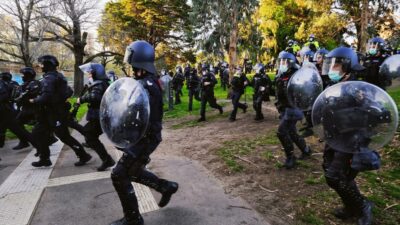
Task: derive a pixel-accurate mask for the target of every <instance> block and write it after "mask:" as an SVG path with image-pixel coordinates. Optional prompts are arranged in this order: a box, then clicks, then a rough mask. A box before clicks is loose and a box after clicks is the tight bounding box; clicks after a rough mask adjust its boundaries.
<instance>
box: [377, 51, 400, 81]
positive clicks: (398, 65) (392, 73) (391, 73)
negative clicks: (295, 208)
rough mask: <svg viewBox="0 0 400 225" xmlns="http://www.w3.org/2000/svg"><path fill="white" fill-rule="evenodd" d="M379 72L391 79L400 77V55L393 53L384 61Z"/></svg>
mask: <svg viewBox="0 0 400 225" xmlns="http://www.w3.org/2000/svg"><path fill="white" fill-rule="evenodd" d="M379 73H380V74H381V75H382V76H384V77H388V78H391V79H395V78H398V77H400V55H392V56H390V57H389V58H387V59H385V61H383V63H382V65H381V67H380V69H379Z"/></svg>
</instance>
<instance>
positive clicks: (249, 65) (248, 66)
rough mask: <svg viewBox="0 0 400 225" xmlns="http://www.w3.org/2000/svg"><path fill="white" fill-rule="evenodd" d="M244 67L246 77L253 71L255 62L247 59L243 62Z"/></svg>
mask: <svg viewBox="0 0 400 225" xmlns="http://www.w3.org/2000/svg"><path fill="white" fill-rule="evenodd" d="M243 67H244V74H245V75H246V74H249V73H251V70H252V69H253V62H252V61H251V60H250V59H247V58H245V59H244V62H243Z"/></svg>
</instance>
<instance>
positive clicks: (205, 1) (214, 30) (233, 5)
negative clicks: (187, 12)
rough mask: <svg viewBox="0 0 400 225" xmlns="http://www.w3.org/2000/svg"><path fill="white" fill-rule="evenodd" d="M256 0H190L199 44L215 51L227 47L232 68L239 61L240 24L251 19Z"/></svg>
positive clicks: (219, 52)
mask: <svg viewBox="0 0 400 225" xmlns="http://www.w3.org/2000/svg"><path fill="white" fill-rule="evenodd" d="M257 4H258V1H257V0H247V1H246V0H214V1H211V0H192V15H191V16H192V19H191V21H192V22H193V23H194V27H195V29H196V31H195V33H194V35H195V37H196V38H195V40H196V42H197V44H198V46H199V47H200V48H201V49H203V50H206V51H207V52H209V53H214V54H215V53H216V54H220V55H223V52H224V51H227V52H228V56H229V66H230V67H231V71H233V68H234V67H235V66H236V65H237V64H238V62H237V50H238V49H237V47H238V42H239V39H240V36H239V24H241V23H244V22H245V21H248V20H250V19H251V15H252V14H253V12H254V9H255V8H256V6H257ZM232 75H233V74H231V76H232Z"/></svg>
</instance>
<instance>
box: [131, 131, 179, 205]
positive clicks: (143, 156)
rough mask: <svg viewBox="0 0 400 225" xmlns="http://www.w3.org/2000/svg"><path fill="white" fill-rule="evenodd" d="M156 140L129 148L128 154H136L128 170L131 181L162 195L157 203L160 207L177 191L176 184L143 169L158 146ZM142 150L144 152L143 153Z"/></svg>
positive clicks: (144, 141)
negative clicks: (135, 158)
mask: <svg viewBox="0 0 400 225" xmlns="http://www.w3.org/2000/svg"><path fill="white" fill-rule="evenodd" d="M159 143H160V142H159V141H157V138H148V139H143V140H142V141H141V142H140V143H139V144H138V145H136V146H135V148H131V149H130V152H134V153H135V152H137V153H138V154H135V155H138V157H137V160H135V162H134V164H133V166H132V167H131V168H130V170H129V174H130V175H131V178H132V181H134V182H137V183H141V184H143V185H146V186H148V187H151V188H153V189H154V190H156V191H158V192H160V193H161V194H162V197H161V200H160V202H159V203H158V205H159V206H160V207H164V206H166V205H167V204H168V202H169V201H170V199H171V196H172V195H173V194H174V193H175V192H176V191H177V190H178V183H176V182H172V181H168V180H164V179H160V178H158V177H157V176H156V175H155V174H153V173H152V172H150V171H148V170H146V169H145V166H146V164H147V163H149V162H150V154H151V153H152V152H153V151H154V150H155V149H156V148H157V146H158V145H159ZM143 150H144V151H143Z"/></svg>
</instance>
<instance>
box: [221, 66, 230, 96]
mask: <svg viewBox="0 0 400 225" xmlns="http://www.w3.org/2000/svg"><path fill="white" fill-rule="evenodd" d="M221 87H222V89H223V90H224V91H225V90H226V88H227V87H229V69H228V68H224V70H223V71H222V72H221Z"/></svg>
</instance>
